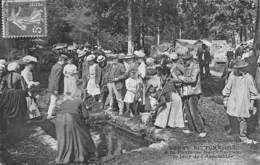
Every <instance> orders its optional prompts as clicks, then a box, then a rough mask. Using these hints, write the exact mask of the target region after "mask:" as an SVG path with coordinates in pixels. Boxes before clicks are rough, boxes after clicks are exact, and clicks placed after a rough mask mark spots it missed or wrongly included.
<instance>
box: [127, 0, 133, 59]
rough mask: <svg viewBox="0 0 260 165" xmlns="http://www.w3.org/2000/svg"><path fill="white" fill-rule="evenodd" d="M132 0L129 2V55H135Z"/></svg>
mask: <svg viewBox="0 0 260 165" xmlns="http://www.w3.org/2000/svg"><path fill="white" fill-rule="evenodd" d="M132 5H133V2H132V0H128V7H127V10H128V49H127V54H132V53H133V45H132V35H133V34H132Z"/></svg>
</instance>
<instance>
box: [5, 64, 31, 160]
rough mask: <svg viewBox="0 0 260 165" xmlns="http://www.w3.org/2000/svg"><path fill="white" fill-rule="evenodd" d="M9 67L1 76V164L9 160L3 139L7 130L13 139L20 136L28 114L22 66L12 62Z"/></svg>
mask: <svg viewBox="0 0 260 165" xmlns="http://www.w3.org/2000/svg"><path fill="white" fill-rule="evenodd" d="M7 69H8V71H9V72H8V73H7V74H6V75H5V76H4V77H1V83H0V164H1V163H3V164H4V163H6V162H5V161H7V160H9V158H5V157H6V156H5V155H8V154H7V151H6V149H5V148H4V147H5V146H4V144H5V143H4V141H3V139H4V136H6V132H8V134H9V137H11V138H12V139H11V140H13V139H15V138H18V137H20V135H21V134H22V133H23V128H24V126H23V123H24V119H25V117H26V114H27V113H26V112H27V105H26V95H27V87H26V83H25V81H24V79H23V77H22V76H21V75H20V74H19V70H20V66H19V64H18V63H16V62H12V63H10V64H9V65H8V67H7ZM7 122H8V124H7ZM7 126H8V129H7ZM9 161H10V160H9Z"/></svg>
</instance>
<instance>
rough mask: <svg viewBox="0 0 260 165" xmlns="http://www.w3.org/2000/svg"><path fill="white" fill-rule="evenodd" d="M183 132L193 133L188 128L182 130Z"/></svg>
mask: <svg viewBox="0 0 260 165" xmlns="http://www.w3.org/2000/svg"><path fill="white" fill-rule="evenodd" d="M182 132H183V133H185V134H190V133H191V131H190V130H188V129H185V130H182Z"/></svg>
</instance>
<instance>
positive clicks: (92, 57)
mask: <svg viewBox="0 0 260 165" xmlns="http://www.w3.org/2000/svg"><path fill="white" fill-rule="evenodd" d="M95 58H96V56H95V55H94V54H91V55H88V57H87V61H93V60H95Z"/></svg>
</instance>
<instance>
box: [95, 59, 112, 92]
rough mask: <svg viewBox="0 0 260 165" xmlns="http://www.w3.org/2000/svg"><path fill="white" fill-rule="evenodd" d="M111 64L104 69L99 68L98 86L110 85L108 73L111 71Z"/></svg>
mask: <svg viewBox="0 0 260 165" xmlns="http://www.w3.org/2000/svg"><path fill="white" fill-rule="evenodd" d="M110 67H111V64H106V66H104V67H100V66H99V65H98V66H97V70H98V73H100V74H99V79H98V80H99V81H98V84H99V86H100V87H103V86H106V85H107V83H108V72H109V70H110Z"/></svg>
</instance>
